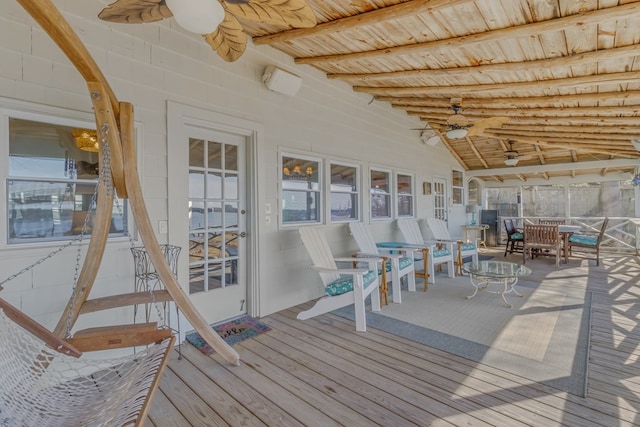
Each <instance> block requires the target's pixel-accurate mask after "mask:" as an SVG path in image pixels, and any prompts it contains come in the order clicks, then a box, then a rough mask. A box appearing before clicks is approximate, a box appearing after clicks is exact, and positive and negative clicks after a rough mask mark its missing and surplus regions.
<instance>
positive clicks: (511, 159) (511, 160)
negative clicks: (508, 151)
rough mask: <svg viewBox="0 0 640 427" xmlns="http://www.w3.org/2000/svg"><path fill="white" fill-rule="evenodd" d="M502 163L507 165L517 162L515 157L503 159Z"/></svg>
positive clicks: (513, 164)
mask: <svg viewBox="0 0 640 427" xmlns="http://www.w3.org/2000/svg"><path fill="white" fill-rule="evenodd" d="M504 164H505V165H507V166H515V165H517V164H518V159H517V158H510V159H504Z"/></svg>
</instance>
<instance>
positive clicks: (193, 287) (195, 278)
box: [189, 263, 204, 294]
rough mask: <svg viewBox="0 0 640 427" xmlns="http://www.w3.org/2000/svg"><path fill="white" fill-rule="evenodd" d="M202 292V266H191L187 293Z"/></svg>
mask: <svg viewBox="0 0 640 427" xmlns="http://www.w3.org/2000/svg"><path fill="white" fill-rule="evenodd" d="M203 290H204V264H202V263H200V264H192V265H190V266H189V293H190V294H194V293H196V292H202V291H203Z"/></svg>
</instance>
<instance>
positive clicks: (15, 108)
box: [0, 97, 141, 250]
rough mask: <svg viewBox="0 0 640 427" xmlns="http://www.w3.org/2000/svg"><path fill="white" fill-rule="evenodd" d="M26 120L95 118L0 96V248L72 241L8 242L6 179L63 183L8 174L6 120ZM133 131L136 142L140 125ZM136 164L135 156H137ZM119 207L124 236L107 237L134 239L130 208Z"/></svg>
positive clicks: (82, 121) (86, 122) (87, 123)
mask: <svg viewBox="0 0 640 427" xmlns="http://www.w3.org/2000/svg"><path fill="white" fill-rule="evenodd" d="M10 119H18V120H27V121H34V122H40V123H48V124H52V125H57V126H65V127H74V128H89V129H93V128H95V126H96V124H95V117H94V115H93V114H90V113H84V112H80V111H72V110H69V109H65V108H60V107H51V106H46V105H41V104H34V103H30V102H27V101H20V100H13V99H7V98H2V97H0V135H1V137H2V140H3V143H1V144H0V156H2V160H1V161H0V165H1V167H0V181H1V184H0V200H2V201H3V202H4V204H5V206H4V207H3V209H0V224H2V226H1V227H0V250H6V249H17V248H32V247H33V248H37V247H57V246H60V245H61V244H65V243H66V242H69V241H70V240H73V239H74V238H76V237H77V235H73V236H69V238H66V239H50V238H48V239H33V240H32V239H28V240H27V241H24V242H11V243H10V242H9V218H8V216H7V214H8V212H7V210H8V208H9V203H8V200H7V197H8V196H9V195H8V186H9V181H10V180H23V181H41V182H66V181H64V180H60V179H58V178H46V177H44V178H43V177H30V176H12V175H10V173H9V154H10V141H9V136H10V133H9V120H10ZM134 131H135V135H136V141H138V142H140V140H141V138H140V132H139V131H140V126H138V125H134ZM138 164H139V156H138ZM68 182H72V183H81V184H86V183H93V181H92V180H83V179H77V178H76V179H74V180H70V181H68ZM119 204H120V207H121V208H122V210H123V212H122V214H123V221H124V222H125V223H126V227H127V228H126V229H125V233H123V234H125V235H120V236H109V237H108V241H110V242H111V241H113V242H118V241H129V239H130V238H129V236H132V237H131V238H134V237H133V236H136V228H135V226H134V221H133V215H132V213H131V208H130V207H129V205H128V204H127V203H125V202H124V201H122V200H119ZM90 236H91V234H90V233H87V234H86V239H85V243H86V242H88V241H89V238H90Z"/></svg>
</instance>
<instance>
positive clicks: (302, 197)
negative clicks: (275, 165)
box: [281, 154, 322, 224]
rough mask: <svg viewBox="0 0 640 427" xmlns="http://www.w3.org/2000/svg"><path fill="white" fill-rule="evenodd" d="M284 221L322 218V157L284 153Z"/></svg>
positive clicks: (304, 221)
mask: <svg viewBox="0 0 640 427" xmlns="http://www.w3.org/2000/svg"><path fill="white" fill-rule="evenodd" d="M281 165H282V175H281V176H282V223H283V224H304V223H318V222H321V221H322V218H321V217H320V212H321V209H320V208H321V206H320V201H321V197H320V195H321V187H320V171H321V169H320V165H321V164H320V160H318V159H312V158H303V157H293V156H289V155H286V154H285V155H282V161H281Z"/></svg>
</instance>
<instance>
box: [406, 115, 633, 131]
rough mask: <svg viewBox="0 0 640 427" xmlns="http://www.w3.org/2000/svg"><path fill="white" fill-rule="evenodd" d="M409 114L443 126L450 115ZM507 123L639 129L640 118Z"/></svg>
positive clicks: (514, 120) (512, 120) (520, 119)
mask: <svg viewBox="0 0 640 427" xmlns="http://www.w3.org/2000/svg"><path fill="white" fill-rule="evenodd" d="M407 114H408V115H410V116H419V117H420V118H421V119H422V120H423V121H426V122H428V123H429V124H430V125H436V126H444V125H446V123H447V119H448V118H449V117H451V115H450V114H448V115H444V114H442V115H439V116H429V117H427V116H425V115H423V114H421V113H412V112H410V111H407ZM509 124H513V125H516V124H521V125H530V126H548V125H556V126H557V125H560V124H566V125H572V126H578V125H588V126H601V127H607V126H609V127H610V126H613V127H616V126H626V127H627V128H628V129H634V128H635V129H640V120H639V119H638V118H637V117H597V116H593V115H589V116H580V117H544V118H537V119H534V118H530V117H511V118H510V119H509Z"/></svg>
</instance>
